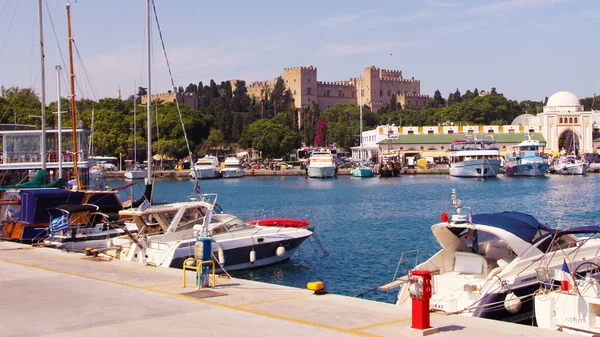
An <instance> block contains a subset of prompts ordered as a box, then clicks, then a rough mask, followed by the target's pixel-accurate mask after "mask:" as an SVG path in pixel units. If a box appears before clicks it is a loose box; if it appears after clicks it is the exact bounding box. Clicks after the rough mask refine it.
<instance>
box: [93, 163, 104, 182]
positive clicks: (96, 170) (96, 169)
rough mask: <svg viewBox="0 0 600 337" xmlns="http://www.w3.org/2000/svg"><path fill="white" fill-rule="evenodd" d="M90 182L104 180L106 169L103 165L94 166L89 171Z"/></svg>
mask: <svg viewBox="0 0 600 337" xmlns="http://www.w3.org/2000/svg"><path fill="white" fill-rule="evenodd" d="M89 173H90V180H102V179H106V169H105V168H104V166H103V165H94V166H92V167H90V169H89Z"/></svg>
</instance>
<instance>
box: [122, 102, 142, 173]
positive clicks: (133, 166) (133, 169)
mask: <svg viewBox="0 0 600 337" xmlns="http://www.w3.org/2000/svg"><path fill="white" fill-rule="evenodd" d="M136 106H137V102H136V95H135V92H134V94H133V163H132V164H131V167H129V169H128V170H127V172H125V179H128V180H134V179H144V178H145V177H146V170H144V169H143V168H142V167H141V166H140V165H138V162H137V132H136V125H137V118H136V117H137V113H136V112H137V110H136Z"/></svg>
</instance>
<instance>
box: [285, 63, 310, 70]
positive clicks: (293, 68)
mask: <svg viewBox="0 0 600 337" xmlns="http://www.w3.org/2000/svg"><path fill="white" fill-rule="evenodd" d="M283 70H284V71H290V70H300V71H302V70H317V68H316V67H313V66H312V64H311V65H309V66H300V67H290V68H283Z"/></svg>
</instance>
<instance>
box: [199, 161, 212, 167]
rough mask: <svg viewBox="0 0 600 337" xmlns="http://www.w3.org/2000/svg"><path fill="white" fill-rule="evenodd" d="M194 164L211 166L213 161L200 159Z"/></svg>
mask: <svg viewBox="0 0 600 337" xmlns="http://www.w3.org/2000/svg"><path fill="white" fill-rule="evenodd" d="M196 166H213V163H212V162H209V161H200V162H197V163H196Z"/></svg>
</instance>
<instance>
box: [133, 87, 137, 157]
mask: <svg viewBox="0 0 600 337" xmlns="http://www.w3.org/2000/svg"><path fill="white" fill-rule="evenodd" d="M135 86H136V84H135V82H133V165H134V167H135V164H137V142H136V140H137V129H136V125H137V118H136V115H137V110H136V105H137V104H136V103H137V102H136V97H135V96H136V95H135V89H136V88H135Z"/></svg>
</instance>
